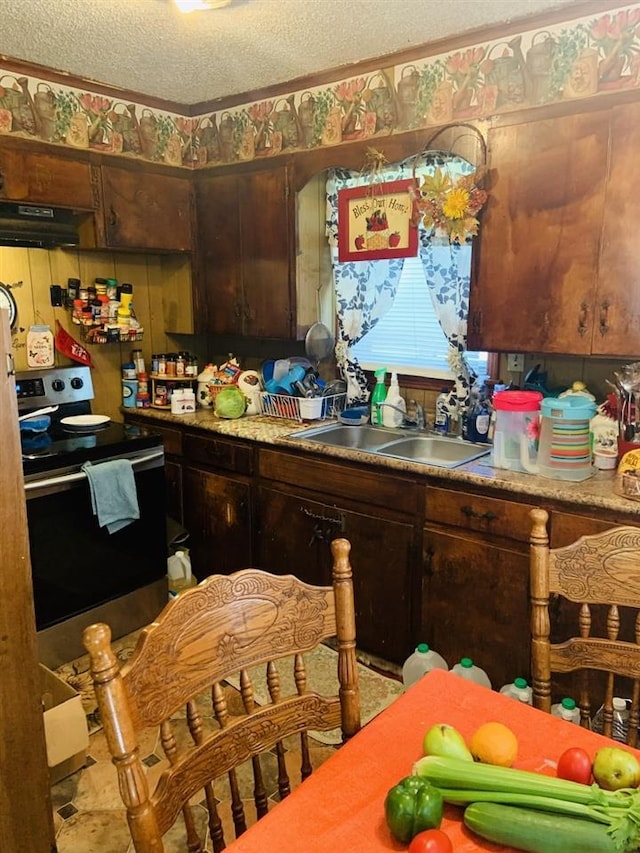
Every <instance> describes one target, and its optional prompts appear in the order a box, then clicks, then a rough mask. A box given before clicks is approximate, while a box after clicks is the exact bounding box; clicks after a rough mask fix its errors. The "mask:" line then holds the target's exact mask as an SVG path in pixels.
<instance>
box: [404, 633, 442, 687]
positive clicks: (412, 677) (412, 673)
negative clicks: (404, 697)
mask: <svg viewBox="0 0 640 853" xmlns="http://www.w3.org/2000/svg"><path fill="white" fill-rule="evenodd" d="M432 669H444V670H448V669H449V665H448V663H447V662H446V660H445V659H444V658H443V657H442V655H439V654H438V652H434V651H433V649H430V648H429V646H428V645H427V643H420V644H419V645H418V646H416V650H415V651H414V652H413V654H411V655H409V657H408V658H407V659H406V661H405V662H404V665H403V667H402V683H403V684H404V686H405V687H411V685H412V684H414V683H415V682H416V681H418V679H420V678H422V676H423V675H426V674H427V672H430V671H431V670H432Z"/></svg>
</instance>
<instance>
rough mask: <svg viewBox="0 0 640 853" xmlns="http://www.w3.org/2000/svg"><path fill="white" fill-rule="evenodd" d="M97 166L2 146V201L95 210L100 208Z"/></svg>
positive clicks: (0, 156)
mask: <svg viewBox="0 0 640 853" xmlns="http://www.w3.org/2000/svg"><path fill="white" fill-rule="evenodd" d="M97 180H98V170H97V167H95V166H92V165H91V164H90V163H88V162H84V161H82V160H73V159H70V158H68V157H59V156H56V155H54V154H42V153H36V152H27V151H18V150H16V149H14V148H10V147H5V146H4V145H0V198H3V199H8V200H10V201H24V202H32V203H40V204H57V205H61V206H62V207H73V208H75V209H79V210H80V209H84V210H91V209H92V208H94V207H97V204H98V194H97V191H96V188H97Z"/></svg>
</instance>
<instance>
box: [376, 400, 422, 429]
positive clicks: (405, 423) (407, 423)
mask: <svg viewBox="0 0 640 853" xmlns="http://www.w3.org/2000/svg"><path fill="white" fill-rule="evenodd" d="M378 405H379V406H380V407H381V408H382V406H388V407H389V408H390V409H393V410H394V411H395V412H400V414H401V415H402V429H418V430H423V429H424V428H425V425H426V422H425V418H424V409H423V408H422V406H421V405H420V403H416V404H415V409H416V417H415V420H414V419H413V418H408V417H407V413H406V411H405V410H404V409H401V408H400V407H399V406H394V405H393V403H378Z"/></svg>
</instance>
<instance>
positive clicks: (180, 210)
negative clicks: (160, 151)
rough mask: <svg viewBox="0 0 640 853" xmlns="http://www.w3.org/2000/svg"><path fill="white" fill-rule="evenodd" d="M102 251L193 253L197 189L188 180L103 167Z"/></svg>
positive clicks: (98, 226) (99, 241) (98, 238)
mask: <svg viewBox="0 0 640 853" xmlns="http://www.w3.org/2000/svg"><path fill="white" fill-rule="evenodd" d="M101 176H102V216H101V217H100V216H99V217H97V218H96V246H95V247H96V248H107V249H142V250H153V251H165V252H190V251H191V249H192V216H193V204H192V195H193V186H192V179H191V176H190V175H187V176H185V177H181V176H177V175H172V174H161V173H159V172H151V171H147V170H144V171H143V170H141V169H139V168H138V169H127V168H120V167H118V166H111V165H103V166H102V168H101Z"/></svg>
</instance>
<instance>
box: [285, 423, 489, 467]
mask: <svg viewBox="0 0 640 853" xmlns="http://www.w3.org/2000/svg"><path fill="white" fill-rule="evenodd" d="M289 438H294V439H296V438H297V439H300V440H303V441H311V442H315V443H317V444H320V445H323V446H325V447H343V448H346V449H349V450H364V451H367V453H376V454H379V455H380V456H389V457H392V458H394V459H403V460H405V461H408V462H422V463H423V464H425V465H435V466H436V467H438V468H456V467H457V466H458V465H464V464H465V463H466V462H471V461H473V460H474V459H479V458H480V457H481V456H486V455H487V454H488V453H489V452H490V450H491V448H490V447H489V446H488V445H486V444H473V443H472V442H470V441H463V440H462V439H459V438H445V437H444V436H439V435H427V434H425V433H418V434H416V433H407V430H403V429H385V428H383V427H376V426H371V425H367V424H365V425H363V426H348V425H343V424H329V425H327V426H321V427H316V428H314V429H307V430H300V431H299V432H294V433H292V434H291V435H290V436H289Z"/></svg>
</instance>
